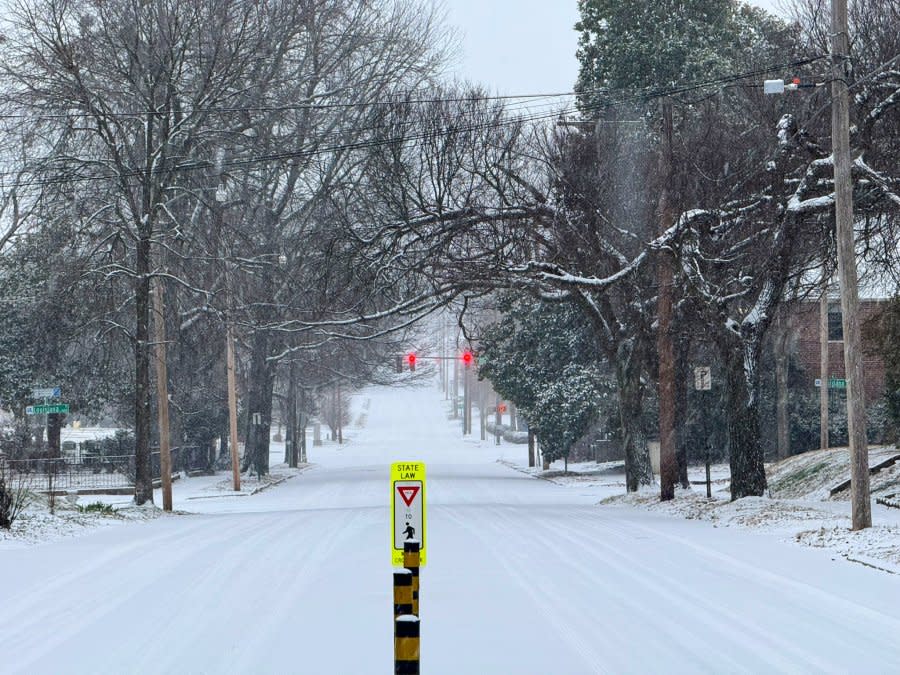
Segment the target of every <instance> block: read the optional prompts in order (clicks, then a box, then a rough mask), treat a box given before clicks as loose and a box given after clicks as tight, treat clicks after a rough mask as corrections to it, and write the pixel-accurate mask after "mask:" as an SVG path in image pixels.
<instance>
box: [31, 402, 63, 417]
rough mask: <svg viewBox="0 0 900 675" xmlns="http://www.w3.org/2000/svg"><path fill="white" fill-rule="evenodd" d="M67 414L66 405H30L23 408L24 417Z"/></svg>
mask: <svg viewBox="0 0 900 675" xmlns="http://www.w3.org/2000/svg"><path fill="white" fill-rule="evenodd" d="M68 412H69V404H68V403H50V404H48V405H30V406H27V407H26V408H25V414H26V415H52V414H66V413H68Z"/></svg>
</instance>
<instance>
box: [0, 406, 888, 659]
mask: <svg viewBox="0 0 900 675" xmlns="http://www.w3.org/2000/svg"><path fill="white" fill-rule="evenodd" d="M446 409H447V406H446V404H445V402H444V401H443V400H442V397H441V396H440V394H439V393H438V392H437V391H435V390H434V389H431V388H420V389H406V390H385V389H373V390H369V391H367V392H364V393H363V394H362V395H361V397H360V398H359V400H358V401H357V409H356V411H355V414H354V419H355V421H357V422H359V423H360V425H359V428H356V429H351V430H349V431H348V436H349V438H350V442H349V443H348V444H347V445H346V446H344V447H343V448H342V449H339V450H338V449H336V448H335V447H334V446H329V447H326V448H324V449H319V448H310V459H311V461H312V462H313V463H314V464H315V466H314V467H313V468H312V469H310V470H308V471H306V472H304V473H302V474H300V475H298V476H295V477H294V478H292V479H290V480H288V481H287V482H285V483H283V484H281V485H278V486H276V487H273V488H271V489H269V490H267V491H265V492H262V493H259V494H257V495H254V496H252V497H242V498H238V497H222V498H213V499H202V500H186V499H184V500H181V501H176V508H180V509H183V510H188V511H192V512H193V514H192V515H176V516H167V517H162V518H159V519H156V520H153V521H151V522H148V523H137V524H127V525H122V526H119V527H110V528H105V529H103V530H99V531H96V532H93V533H91V534H88V535H85V536H82V537H79V538H75V539H68V540H64V541H58V542H54V543H49V544H44V545H39V546H33V547H30V548H21V549H16V550H4V551H2V552H0V579H2V589H0V672H4V673H6V672H25V673H232V672H234V673H314V674H318V673H348V674H355V673H388V672H391V668H392V662H391V658H392V641H391V636H392V633H391V630H392V626H391V568H390V549H389V520H388V519H389V513H388V506H387V505H388V497H389V485H388V476H389V465H390V462H392V461H397V460H407V459H415V460H421V461H424V462H425V463H426V464H427V468H428V481H429V482H428V490H429V495H428V498H429V513H428V526H429V529H428V538H429V552H428V554H429V562H428V566H427V567H426V568H425V569H424V570H423V571H422V581H421V583H422V590H421V615H422V633H423V637H422V667H423V671H424V672H426V673H431V674H437V673H448V674H453V675H458V674H466V675H470V674H472V675H474V674H480V673H504V674H506V673H510V674H513V673H534V674H549V673H554V674H569V673H594V672H598V673H599V672H609V673H625V672H660V671H666V672H716V673H722V672H792V673H796V672H816V673H818V672H850V671H854V672H898V671H900V638H898V636H900V603H898V599H900V579H898V577H896V576H891V575H888V574H884V573H881V572H876V571H874V570H870V569H866V568H864V567H861V566H857V565H852V564H850V563H847V562H846V561H844V560H842V559H838V560H832V559H831V558H830V557H829V556H828V555H827V554H825V553H824V552H823V551H817V550H810V549H805V548H801V547H799V546H792V545H790V544H786V543H783V542H779V541H777V540H776V539H775V538H773V537H771V536H769V535H758V534H753V533H749V532H746V531H740V530H734V529H725V528H715V527H714V526H713V525H711V524H710V523H705V522H694V521H684V520H678V519H674V518H669V517H666V516H662V515H657V514H652V513H647V512H646V511H642V510H639V509H634V508H630V507H599V506H596V502H597V501H598V499H599V497H600V496H602V495H601V494H599V493H598V491H597V490H596V489H590V488H585V489H580V488H574V489H573V488H564V487H560V486H558V485H554V484H551V483H549V482H547V481H541V480H535V479H533V478H531V477H528V476H526V475H524V474H522V473H519V472H517V471H515V470H513V469H510V468H508V467H506V466H504V465H502V464H498V463H497V462H496V459H497V458H498V457H501V456H506V457H507V458H509V457H513V456H515V457H517V458H519V456H520V455H521V454H523V453H524V448H523V447H522V446H511V445H501V446H494V445H493V443H492V441H488V442H486V443H478V442H476V441H472V440H465V441H464V440H463V439H462V438H461V435H460V432H459V426H458V424H456V423H451V421H449V420H447V417H446Z"/></svg>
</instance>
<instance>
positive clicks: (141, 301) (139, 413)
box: [134, 218, 153, 506]
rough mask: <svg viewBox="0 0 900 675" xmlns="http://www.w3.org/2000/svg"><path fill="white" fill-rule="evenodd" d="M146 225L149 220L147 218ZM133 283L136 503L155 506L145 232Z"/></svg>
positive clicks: (147, 231) (148, 281) (147, 261)
mask: <svg viewBox="0 0 900 675" xmlns="http://www.w3.org/2000/svg"><path fill="white" fill-rule="evenodd" d="M145 221H146V218H145ZM135 271H136V272H137V277H136V278H135V282H134V307H135V344H134V362H135V377H134V503H135V504H137V505H138V506H140V505H141V504H145V503H147V502H150V503H152V502H153V470H152V464H151V462H150V428H151V417H152V414H153V411H152V409H151V405H150V401H151V399H150V396H151V393H150V231H149V230H148V229H147V228H142V231H141V236H140V239H139V240H138V242H137V252H136V259H135Z"/></svg>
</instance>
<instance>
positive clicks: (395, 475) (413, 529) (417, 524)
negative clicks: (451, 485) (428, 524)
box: [391, 462, 428, 567]
mask: <svg viewBox="0 0 900 675" xmlns="http://www.w3.org/2000/svg"><path fill="white" fill-rule="evenodd" d="M391 514H392V523H391V525H392V527H391V562H392V563H393V564H394V566H395V567H403V542H404V541H408V540H410V539H413V540H416V541H418V542H419V546H420V548H419V565H421V566H424V565H425V556H426V553H425V551H426V548H427V543H428V540H427V539H426V538H425V465H424V464H423V463H422V462H395V463H394V464H391Z"/></svg>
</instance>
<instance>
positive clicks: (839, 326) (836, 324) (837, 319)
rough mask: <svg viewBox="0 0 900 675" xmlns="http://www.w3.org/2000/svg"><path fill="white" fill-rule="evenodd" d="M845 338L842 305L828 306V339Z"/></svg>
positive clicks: (841, 339)
mask: <svg viewBox="0 0 900 675" xmlns="http://www.w3.org/2000/svg"><path fill="white" fill-rule="evenodd" d="M843 339H844V325H843V323H841V308H840V305H835V306H831V307H829V308H828V340H829V341H831V342H841V341H843Z"/></svg>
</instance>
